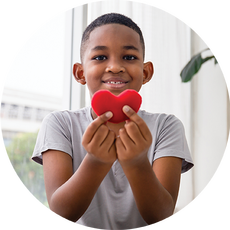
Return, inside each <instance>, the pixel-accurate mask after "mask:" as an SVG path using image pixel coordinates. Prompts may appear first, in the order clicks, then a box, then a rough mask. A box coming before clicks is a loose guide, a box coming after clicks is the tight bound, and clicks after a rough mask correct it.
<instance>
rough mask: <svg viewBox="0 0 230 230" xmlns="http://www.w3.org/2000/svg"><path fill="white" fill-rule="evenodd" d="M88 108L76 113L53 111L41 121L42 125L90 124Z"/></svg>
mask: <svg viewBox="0 0 230 230" xmlns="http://www.w3.org/2000/svg"><path fill="white" fill-rule="evenodd" d="M89 115H90V108H89V107H85V108H82V109H79V110H76V111H71V110H63V111H53V112H51V113H49V114H48V115H46V117H45V118H44V119H43V123H50V122H51V123H52V122H54V123H57V124H58V123H59V124H63V123H65V124H72V123H73V122H74V123H75V122H82V121H88V122H90V116H89Z"/></svg>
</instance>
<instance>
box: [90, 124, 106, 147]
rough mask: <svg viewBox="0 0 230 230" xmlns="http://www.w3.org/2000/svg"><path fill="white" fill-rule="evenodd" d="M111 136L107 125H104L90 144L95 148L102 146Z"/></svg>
mask: <svg viewBox="0 0 230 230" xmlns="http://www.w3.org/2000/svg"><path fill="white" fill-rule="evenodd" d="M108 135H109V129H108V127H107V126H106V125H104V124H102V125H101V126H100V127H99V128H98V129H97V131H96V132H95V134H94V135H93V138H92V139H91V141H90V143H89V144H92V145H93V146H98V147H99V146H101V145H102V144H103V142H104V141H105V139H106V138H107V136H108Z"/></svg>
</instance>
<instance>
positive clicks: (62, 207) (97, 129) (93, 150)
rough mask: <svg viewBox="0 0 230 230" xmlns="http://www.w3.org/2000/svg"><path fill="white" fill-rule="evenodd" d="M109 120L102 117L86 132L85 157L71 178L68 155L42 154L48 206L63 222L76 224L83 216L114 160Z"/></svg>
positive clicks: (83, 140) (71, 170)
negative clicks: (68, 221) (106, 124)
mask: <svg viewBox="0 0 230 230" xmlns="http://www.w3.org/2000/svg"><path fill="white" fill-rule="evenodd" d="M109 118H110V117H106V115H105V114H104V115H102V116H100V117H98V118H97V119H96V120H94V122H92V123H91V124H90V125H89V127H88V128H87V130H86V132H85V134H84V136H83V138H82V144H83V146H84V148H85V149H86V151H87V154H86V156H85V158H84V160H83V161H82V163H81V165H80V167H79V168H78V170H77V171H76V172H75V173H74V174H73V166H72V158H71V157H70V156H69V155H68V154H66V153H63V152H61V151H55V150H48V151H46V152H45V153H43V168H44V179H45V187H46V194H47V199H48V203H49V206H50V209H51V210H52V211H54V212H55V213H57V214H59V215H61V216H62V217H64V218H67V219H69V220H72V221H77V220H78V219H79V218H80V217H81V216H82V215H83V214H84V212H85V211H86V209H87V208H88V206H89V205H90V203H91V201H92V199H93V197H94V195H95V193H96V191H97V189H98V187H99V185H100V184H101V182H102V180H103V179H104V177H105V176H106V174H107V173H108V171H109V170H110V168H111V166H112V164H113V162H114V161H115V160H116V151H115V146H114V139H115V134H114V133H113V132H111V131H109V129H108V128H107V127H106V126H105V125H104V123H105V122H106V121H107V120H108V119H109Z"/></svg>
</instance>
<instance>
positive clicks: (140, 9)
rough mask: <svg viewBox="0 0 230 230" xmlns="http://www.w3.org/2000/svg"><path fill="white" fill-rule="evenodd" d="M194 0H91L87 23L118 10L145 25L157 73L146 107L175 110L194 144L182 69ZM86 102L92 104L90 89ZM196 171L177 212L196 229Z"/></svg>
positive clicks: (178, 225)
mask: <svg viewBox="0 0 230 230" xmlns="http://www.w3.org/2000/svg"><path fill="white" fill-rule="evenodd" d="M190 4H191V3H190V0H184V1H181V0H170V1H169V0H160V1H159V0H96V1H95V0H88V1H87V23H86V24H89V23H90V22H91V21H92V20H94V19H95V18H97V17H98V16H100V15H102V14H104V13H109V12H116V13H122V14H124V15H126V16H128V17H130V18H132V19H133V20H134V21H135V22H136V23H137V24H138V25H139V27H140V28H141V30H142V32H143V35H144V39H145V45H146V56H145V61H152V62H153V64H154V69H155V73H154V76H153V78H152V80H151V81H150V82H148V83H147V84H146V85H144V86H143V87H142V89H141V91H140V94H141V95H142V98H143V104H142V109H144V110H147V111H149V112H156V113H159V112H163V113H171V114H175V115H176V116H177V117H178V118H179V119H181V120H182V122H183V123H184V126H185V130H186V136H187V139H188V142H189V144H190V141H191V140H190V120H191V119H190V113H191V111H190V83H181V79H180V71H181V70H182V68H183V67H184V65H185V64H186V63H187V61H188V60H189V59H190V37H191V35H190V16H191V6H190ZM85 97H86V105H89V104H90V99H89V93H88V90H86V95H85ZM192 207H193V201H192V174H191V172H189V173H186V174H185V175H183V176H182V182H181V188H180V195H179V198H178V203H177V209H176V211H175V215H174V229H177V230H180V229H181V230H182V229H187V230H190V229H191V230H192V229H193V223H192V219H193V216H192V213H193V211H192Z"/></svg>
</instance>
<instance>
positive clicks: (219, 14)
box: [195, 0, 230, 35]
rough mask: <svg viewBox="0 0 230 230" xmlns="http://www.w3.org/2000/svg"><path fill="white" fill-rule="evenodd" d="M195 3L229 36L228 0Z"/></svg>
mask: <svg viewBox="0 0 230 230" xmlns="http://www.w3.org/2000/svg"><path fill="white" fill-rule="evenodd" d="M195 1H196V2H197V3H198V4H199V5H200V6H201V7H202V8H203V9H204V10H205V11H206V12H207V13H208V14H209V15H210V16H211V17H212V18H213V19H214V20H215V21H216V22H217V23H218V24H219V25H220V26H221V27H222V28H223V29H224V30H225V31H226V32H227V33H228V34H229V35H230V23H229V22H230V13H229V9H230V1H229V0H195Z"/></svg>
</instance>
